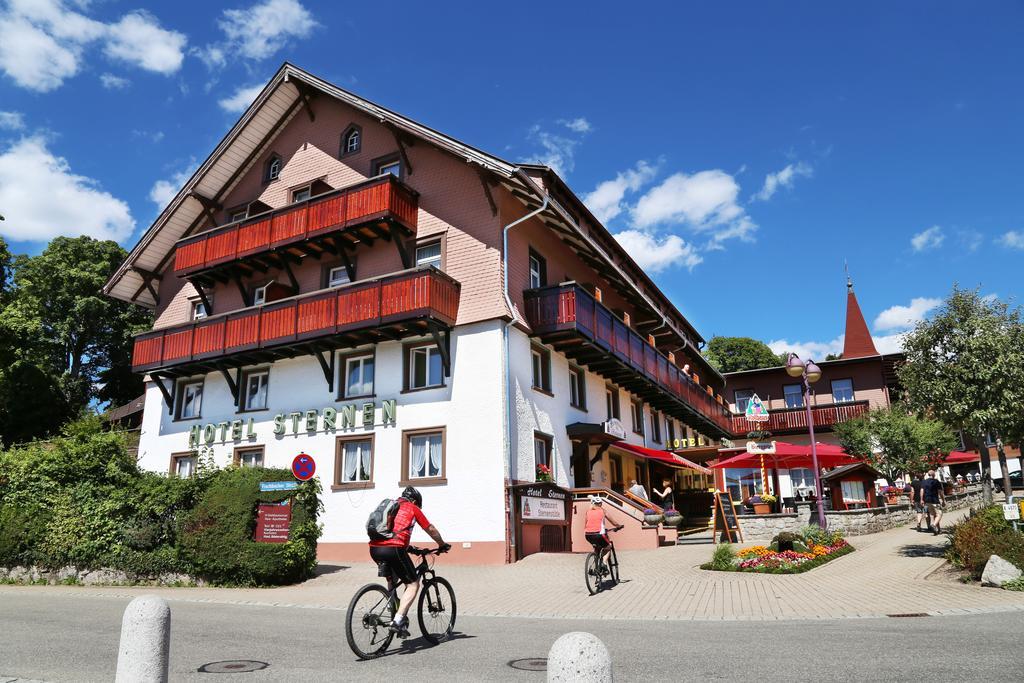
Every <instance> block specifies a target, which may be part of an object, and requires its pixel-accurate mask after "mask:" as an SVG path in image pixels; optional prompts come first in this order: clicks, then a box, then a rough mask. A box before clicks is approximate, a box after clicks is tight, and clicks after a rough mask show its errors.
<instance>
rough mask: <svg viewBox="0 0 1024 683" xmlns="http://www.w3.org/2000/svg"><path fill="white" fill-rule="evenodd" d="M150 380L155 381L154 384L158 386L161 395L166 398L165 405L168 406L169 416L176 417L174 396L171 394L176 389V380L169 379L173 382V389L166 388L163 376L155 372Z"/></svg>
mask: <svg viewBox="0 0 1024 683" xmlns="http://www.w3.org/2000/svg"><path fill="white" fill-rule="evenodd" d="M150 378H151V379H152V380H153V383H154V384H156V388H157V389H159V390H160V393H161V394H163V396H164V403H166V404H167V414H168V415H174V394H172V393H171V390H172V389H174V379H173V378H171V377H168V378H167V379H170V380H171V389H168V388H167V387H165V386H164V378H163V375H160V374H158V373H155V372H154V373H152V374H151V375H150Z"/></svg>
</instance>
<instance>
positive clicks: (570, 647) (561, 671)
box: [548, 631, 612, 683]
mask: <svg viewBox="0 0 1024 683" xmlns="http://www.w3.org/2000/svg"><path fill="white" fill-rule="evenodd" d="M611 680H612V658H611V655H609V654H608V648H606V647H605V646H604V643H602V642H601V639H600V638H598V637H597V636H595V635H594V634H592V633H586V632H584V631H573V632H572V633H566V634H565V635H564V636H562V637H561V638H559V639H558V640H556V641H555V644H554V645H552V646H551V650H550V651H549V652H548V682H549V683H551V682H553V681H586V682H587V683H591V682H593V683H608V682H609V681H611Z"/></svg>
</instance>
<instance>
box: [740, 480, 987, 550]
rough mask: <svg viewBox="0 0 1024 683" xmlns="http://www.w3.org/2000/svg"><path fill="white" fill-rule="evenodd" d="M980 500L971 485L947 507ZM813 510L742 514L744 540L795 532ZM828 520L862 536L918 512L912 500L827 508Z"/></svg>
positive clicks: (846, 532) (977, 490) (952, 497)
mask: <svg viewBox="0 0 1024 683" xmlns="http://www.w3.org/2000/svg"><path fill="white" fill-rule="evenodd" d="M979 503H981V487H980V486H972V487H970V488H968V490H967V491H966V492H964V493H951V494H949V495H947V496H946V509H947V510H957V509H959V508H964V507H968V506H974V505H978V504H979ZM812 513H813V514H814V516H817V510H816V509H814V507H813V506H801V507H800V508H798V511H797V512H790V513H785V514H772V515H740V516H739V517H738V518H737V519H739V520H740V526H741V528H742V529H743V540H744V541H770V540H771V539H772V538H774V537H775V535H776V534H778V533H780V532H783V531H790V532H793V533H796V532H798V531H800V529H801V528H803V527H805V526H807V525H808V524H810V522H811V516H812ZM825 519H826V521H827V522H828V528H829V529H838V530H839V531H842V532H843V534H844V535H845V536H862V535H864V534H873V533H876V532H879V531H885V530H886V529H893V528H895V527H898V526H903V525H905V524H910V523H912V522H914V521H915V519H916V513H915V512H914V511H913V509H912V508H911V506H910V504H909V503H902V504H900V505H888V506H885V507H877V508H864V509H860V510H826V511H825Z"/></svg>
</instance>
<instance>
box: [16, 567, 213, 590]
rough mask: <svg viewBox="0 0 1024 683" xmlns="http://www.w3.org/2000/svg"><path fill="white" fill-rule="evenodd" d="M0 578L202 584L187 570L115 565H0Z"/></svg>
mask: <svg viewBox="0 0 1024 683" xmlns="http://www.w3.org/2000/svg"><path fill="white" fill-rule="evenodd" d="M0 582H10V583H47V584H51V585H53V584H60V583H70V584H80V585H83V586H110V585H135V584H144V585H152V586H180V585H182V584H185V585H189V586H205V585H206V582H205V581H203V580H202V579H195V578H193V577H191V576H188V575H187V574H157V575H147V576H141V575H138V574H129V573H128V572H124V571H121V570H119V569H79V568H77V567H62V568H60V569H41V568H39V567H0Z"/></svg>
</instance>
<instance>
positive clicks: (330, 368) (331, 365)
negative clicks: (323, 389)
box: [312, 347, 338, 394]
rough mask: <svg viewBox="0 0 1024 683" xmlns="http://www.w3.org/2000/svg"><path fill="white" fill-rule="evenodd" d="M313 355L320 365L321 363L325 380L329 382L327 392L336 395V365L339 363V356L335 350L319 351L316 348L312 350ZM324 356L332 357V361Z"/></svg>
mask: <svg viewBox="0 0 1024 683" xmlns="http://www.w3.org/2000/svg"><path fill="white" fill-rule="evenodd" d="M312 352H313V355H314V356H315V357H316V360H317V362H318V363H320V369H321V370H323V373H324V379H325V380H327V391H329V392H331V394H333V393H334V377H335V372H334V370H335V364H336V362H337V358H338V354H336V353H335V352H334V350H333V349H323V350H321V349H319V348H316V347H314V348H313V349H312ZM324 354H327V355H329V356H330V360H328V359H326V358H324Z"/></svg>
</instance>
